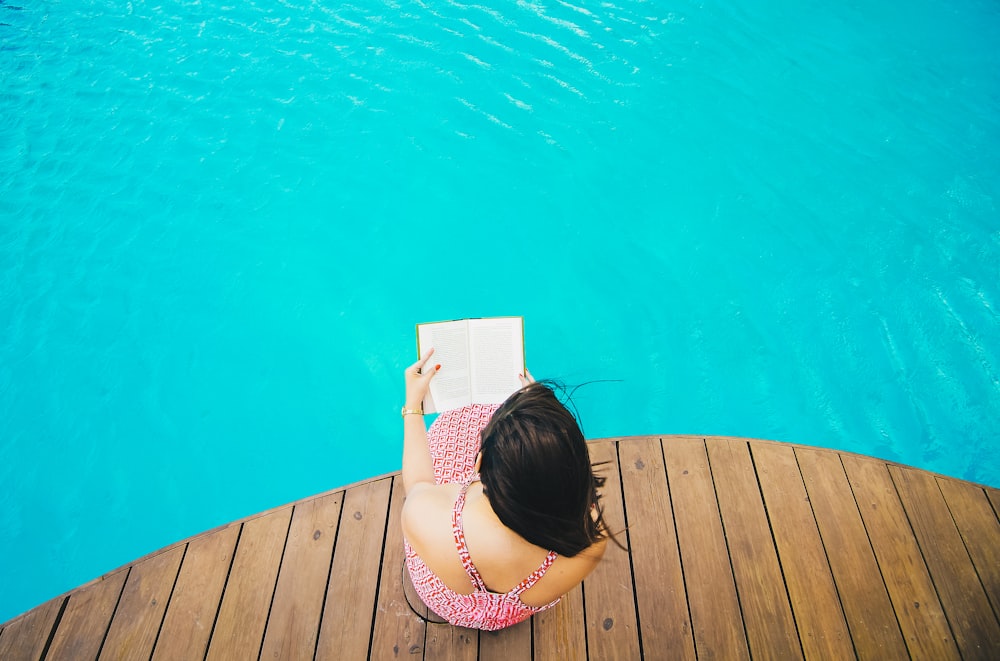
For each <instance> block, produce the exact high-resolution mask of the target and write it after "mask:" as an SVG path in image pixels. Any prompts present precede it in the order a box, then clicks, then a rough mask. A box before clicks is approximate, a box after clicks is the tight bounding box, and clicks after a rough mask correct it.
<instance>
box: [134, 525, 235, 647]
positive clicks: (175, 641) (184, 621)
mask: <svg viewBox="0 0 1000 661" xmlns="http://www.w3.org/2000/svg"><path fill="white" fill-rule="evenodd" d="M239 533H240V526H239V525H231V526H226V527H225V528H221V529H219V530H216V531H214V532H211V533H209V534H207V535H203V536H200V537H196V538H195V539H192V540H191V541H190V542H188V544H187V551H186V552H185V553H184V559H183V560H182V561H181V569H180V572H179V573H178V575H177V582H176V584H175V585H174V593H173V595H172V596H171V597H170V604H169V605H168V607H167V614H166V616H165V617H164V618H163V626H162V628H161V629H160V636H159V638H158V639H157V642H156V647H155V649H154V650H153V661H172V660H173V659H203V658H205V651H206V650H207V649H208V639H209V636H210V635H211V633H212V624H213V623H214V622H215V616H216V613H218V611H219V604H220V602H221V601H222V590H223V587H224V586H225V584H226V576H228V575H229V568H230V566H231V565H232V561H233V555H234V553H235V552H236V540H237V538H238V537H239Z"/></svg>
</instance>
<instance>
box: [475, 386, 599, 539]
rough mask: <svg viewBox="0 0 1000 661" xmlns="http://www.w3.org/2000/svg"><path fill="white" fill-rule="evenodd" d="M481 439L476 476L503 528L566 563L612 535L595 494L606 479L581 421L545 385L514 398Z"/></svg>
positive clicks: (500, 410) (511, 397)
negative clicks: (593, 463) (594, 463)
mask: <svg viewBox="0 0 1000 661" xmlns="http://www.w3.org/2000/svg"><path fill="white" fill-rule="evenodd" d="M481 438H482V452H483V455H482V465H481V466H480V470H479V476H480V479H481V480H482V482H483V490H484V493H485V494H486V497H487V498H488V499H489V501H490V505H491V506H492V508H493V511H494V512H496V515H497V516H498V517H499V518H500V521H501V522H502V523H503V524H504V525H505V526H507V527H508V528H510V529H511V530H513V531H514V532H516V533H517V534H518V535H520V536H521V537H523V538H524V539H526V540H528V541H529V542H531V543H532V544H535V545H536V546H541V547H542V548H544V549H548V550H552V551H555V552H556V553H558V554H560V555H563V556H574V555H576V554H577V553H579V552H580V551H583V550H584V549H586V548H588V547H589V546H591V545H592V544H593V543H594V542H597V541H598V540H600V539H603V538H604V537H606V536H608V532H607V527H606V525H605V523H604V515H603V512H602V510H601V507H600V504H599V502H598V498H599V497H598V495H597V489H598V487H600V486H602V485H603V484H604V478H603V477H598V476H596V475H595V474H594V470H593V467H592V466H591V463H590V454H589V452H588V451H587V443H586V441H585V440H584V438H583V432H582V431H581V430H580V425H579V424H577V421H576V418H574V417H573V414H572V413H570V411H569V410H568V409H567V408H566V407H565V406H564V405H563V403H562V402H560V401H559V398H558V397H556V394H555V392H553V390H552V387H550V386H549V385H548V384H547V383H545V382H537V383H531V384H529V385H527V386H525V387H524V388H522V389H521V390H519V391H517V392H516V393H514V394H513V395H511V396H510V397H509V398H508V399H507V401H505V402H504V403H503V405H501V406H500V408H498V409H497V411H496V413H494V414H493V417H492V418H491V419H490V422H489V424H488V425H486V427H485V428H484V429H483V431H482V434H481ZM595 506H596V508H597V510H596V513H592V511H591V508H592V507H595Z"/></svg>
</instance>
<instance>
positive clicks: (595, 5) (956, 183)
mask: <svg viewBox="0 0 1000 661" xmlns="http://www.w3.org/2000/svg"><path fill="white" fill-rule="evenodd" d="M744 5H745V3H735V2H719V3H705V4H703V3H698V2H691V1H679V2H670V3H668V2H659V1H657V2H649V1H643V0H615V1H613V2H612V1H605V2H589V1H580V0H573V1H572V2H571V1H568V0H567V1H561V0H556V1H552V2H526V1H522V2H511V3H501V4H495V3H494V4H486V3H470V4H464V3H461V2H443V3H427V2H423V1H417V2H396V1H392V0H385V1H378V0H360V1H359V2H355V3H353V4H352V3H348V4H342V3H321V2H314V1H310V0H301V1H279V0H275V1H271V2H265V1H264V0H255V1H253V2H240V3H222V2H215V1H213V0H201V1H198V0H190V1H183V0H163V1H162V2H157V3H147V2H142V1H141V0H132V1H131V2H113V1H111V0H80V1H78V2H72V3H69V2H48V3H40V2H34V1H32V0H18V2H12V1H10V0H0V484H2V485H3V488H2V489H0V531H2V533H0V535H2V538H0V539H2V542H3V543H2V544H0V567H2V568H3V569H2V570H0V583H2V587H0V621H3V620H6V619H7V618H9V617H12V616H14V615H16V614H17V613H19V612H21V611H23V610H26V609H28V608H30V607H32V606H34V605H36V604H38V603H41V602H42V601H44V600H46V599H48V598H50V597H52V596H54V595H56V594H58V593H60V592H63V591H65V590H67V589H70V588H72V587H73V586H75V585H77V584H79V583H82V582H84V581H86V580H89V579H91V578H93V577H95V576H97V575H99V574H101V573H103V572H105V571H108V570H110V569H113V568H114V567H117V566H119V565H121V564H123V563H125V562H127V561H129V560H131V559H133V558H135V557H137V556H140V555H142V554H145V553H147V552H150V551H152V550H155V549H156V548H159V547H161V546H163V545H166V544H168V543H170V542H173V541H176V540H178V539H181V538H183V537H186V536H188V535H191V534H194V533H196V532H199V531H201V530H204V529H207V528H210V527H212V526H216V525H219V524H221V523H223V522H226V521H229V520H232V519H234V518H238V517H241V516H245V515H248V514H251V513H253V512H256V511H259V510H262V509H265V508H269V507H273V506H277V505H280V504H283V503H286V502H288V501H291V500H294V499H297V498H301V497H305V496H308V495H311V494H313V493H317V492H320V491H324V490H327V489H331V488H334V487H337V486H341V485H344V484H346V483H349V482H351V481H354V480H358V479H362V478H365V477H368V476H371V475H375V474H380V473H384V472H388V471H391V470H395V469H397V468H398V466H399V431H400V423H399V418H398V410H399V405H400V398H401V396H402V395H401V388H400V383H401V379H400V377H399V374H400V371H401V370H402V368H403V367H404V366H405V365H406V364H408V363H409V362H410V361H411V360H412V358H413V353H414V337H413V325H414V324H415V323H416V322H418V321H430V320H436V319H448V318H456V317H466V316H481V315H499V314H522V315H524V316H525V318H526V321H525V324H526V339H527V358H528V364H529V366H530V367H531V369H532V371H533V372H534V373H535V374H536V375H538V376H553V377H559V378H562V379H563V380H565V381H567V382H568V383H571V384H575V383H581V382H586V381H599V383H594V384H592V385H588V386H586V387H584V388H582V389H581V390H579V391H578V392H577V395H576V403H577V406H578V408H579V410H580V412H581V415H582V418H583V424H584V428H585V431H586V433H587V434H588V436H590V437H603V436H612V435H629V434H645V433H705V434H730V435H740V436H751V437H762V438H772V439H780V440H786V441H792V442H798V443H806V444H814V445H821V446H828V447H836V448H840V449H845V450H850V451H855V452H863V453H866V454H872V455H876V456H880V457H885V458H888V459H892V460H897V461H901V462H904V463H907V464H912V465H915V466H920V467H923V468H928V469H931V470H934V471H939V472H943V473H947V474H950V475H955V476H959V477H963V478H966V479H971V480H976V481H979V482H984V483H988V484H991V485H994V486H997V485H1000V461H998V459H1000V451H998V449H997V441H996V434H997V431H998V424H997V420H998V419H1000V312H998V306H1000V216H998V210H997V204H998V199H997V195H998V191H1000V160H998V156H997V154H1000V141H998V138H1000V115H998V113H997V109H998V107H1000V81H998V77H997V74H996V72H997V71H1000V51H998V50H997V49H996V47H995V45H996V44H997V43H1000V8H998V7H997V5H996V3H994V2H987V1H980V2H976V1H967V2H958V3H946V4H943V3H937V2H928V1H921V0H918V1H917V2H915V3H908V4H907V5H906V7H905V8H903V7H900V6H898V3H890V2H881V3H879V2H873V3H864V4H863V5H862V6H854V5H850V4H849V3H848V4H846V5H845V3H819V2H774V3H754V5H753V8H752V9H751V8H749V7H748V6H744ZM759 5H766V6H759Z"/></svg>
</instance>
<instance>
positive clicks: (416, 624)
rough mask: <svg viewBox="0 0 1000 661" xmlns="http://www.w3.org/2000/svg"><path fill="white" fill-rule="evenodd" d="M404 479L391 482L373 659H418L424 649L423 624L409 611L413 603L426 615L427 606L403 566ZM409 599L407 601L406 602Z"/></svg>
mask: <svg viewBox="0 0 1000 661" xmlns="http://www.w3.org/2000/svg"><path fill="white" fill-rule="evenodd" d="M403 499H404V492H403V480H402V478H401V477H396V478H395V479H393V481H392V492H391V496H390V500H389V523H388V524H387V526H386V531H385V549H384V551H383V553H382V575H381V576H380V577H379V587H378V600H377V602H376V608H375V624H374V626H373V631H372V651H371V658H373V659H399V658H406V659H409V658H420V657H421V656H422V655H423V650H424V633H425V629H426V625H425V624H424V623H423V621H421V619H420V617H418V616H417V614H416V613H414V612H413V610H411V608H410V605H411V604H412V605H413V606H415V607H416V608H418V609H419V610H420V612H421V613H423V614H424V615H425V616H426V613H427V607H426V606H423V602H421V601H420V597H418V596H417V593H416V592H415V591H414V592H413V593H412V594H411V595H408V594H407V592H406V588H407V586H409V588H410V589H411V590H412V584H411V583H410V580H409V579H410V575H409V573H407V571H406V569H405V568H404V567H403V561H404V559H405V558H404V553H403V525H402V523H401V519H400V515H401V513H402V511H403ZM408 599H409V601H408Z"/></svg>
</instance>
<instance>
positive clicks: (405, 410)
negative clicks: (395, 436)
mask: <svg viewBox="0 0 1000 661" xmlns="http://www.w3.org/2000/svg"><path fill="white" fill-rule="evenodd" d="M423 414H424V410H423V409H408V408H406V407H405V406H404V407H403V412H402V414H401V415H402V416H403V417H404V418H405V417H406V416H408V415H423Z"/></svg>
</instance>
